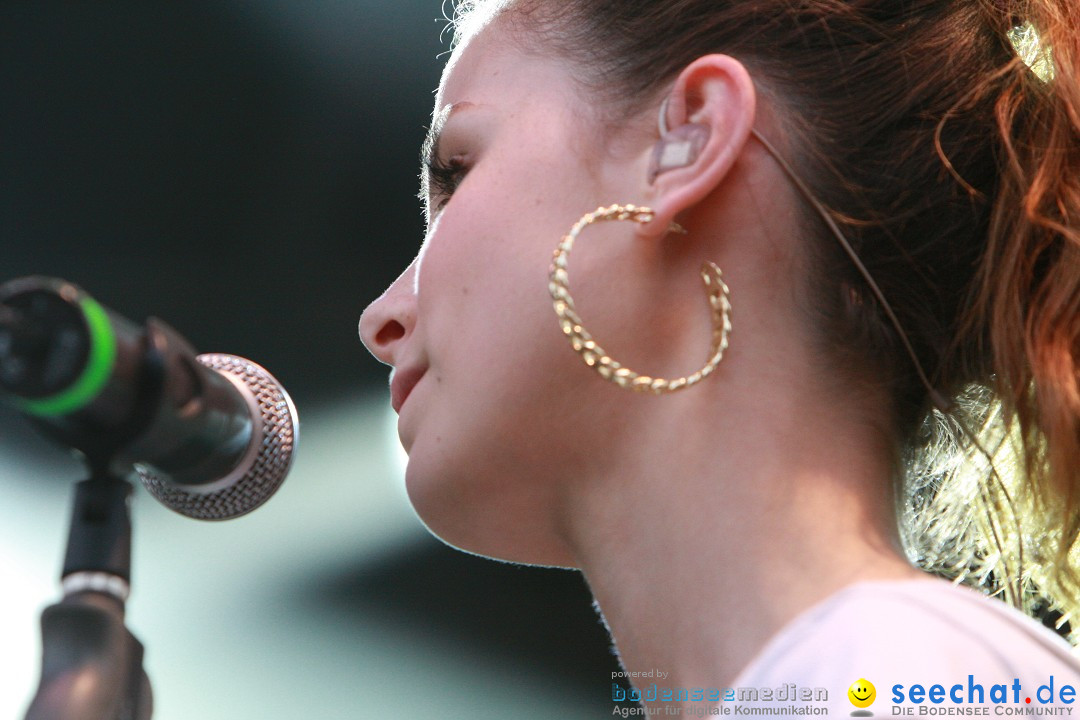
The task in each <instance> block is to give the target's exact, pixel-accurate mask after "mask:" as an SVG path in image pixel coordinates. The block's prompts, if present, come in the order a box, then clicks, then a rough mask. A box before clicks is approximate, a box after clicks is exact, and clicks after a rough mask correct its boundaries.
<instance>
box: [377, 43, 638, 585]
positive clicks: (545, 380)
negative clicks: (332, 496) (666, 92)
mask: <svg viewBox="0 0 1080 720" xmlns="http://www.w3.org/2000/svg"><path fill="white" fill-rule="evenodd" d="M590 110H591V108H589V107H588V106H587V103H586V101H583V100H582V98H581V93H580V91H579V90H577V89H575V86H574V84H573V82H572V80H571V77H570V75H569V73H568V72H567V69H566V68H565V66H564V65H563V64H562V63H561V62H560V61H559V60H557V59H554V58H548V57H541V56H539V55H538V54H527V53H525V52H522V51H520V50H518V49H516V48H515V39H514V37H513V36H512V35H510V34H504V31H503V30H502V29H501V27H500V26H499V24H498V23H496V24H494V25H491V26H488V27H487V28H486V29H484V30H482V31H480V32H479V33H478V34H477V35H476V36H474V37H473V38H471V40H469V41H468V42H466V43H463V44H462V45H461V46H459V47H458V48H457V50H456V51H455V53H454V54H453V56H452V58H451V60H450V62H449V64H448V66H447V70H446V72H445V74H444V77H443V80H442V83H441V84H440V87H439V92H438V95H437V99H436V106H435V112H434V118H435V119H434V122H433V126H432V136H433V142H432V143H430V145H431V146H432V157H431V158H430V160H431V162H432V163H433V164H434V165H435V166H436V168H438V169H437V170H436V171H435V173H434V175H435V178H434V180H433V181H432V182H431V194H430V196H429V200H428V202H429V216H430V219H429V228H428V232H427V236H426V238H425V239H424V243H423V247H422V248H421V251H420V254H419V255H418V257H417V258H416V260H414V261H413V263H412V264H411V265H410V266H409V267H408V268H407V269H406V271H405V272H404V273H403V274H402V276H401V277H400V278H398V280H397V281H396V282H395V283H394V284H393V285H392V286H391V287H390V288H389V289H388V290H387V291H386V293H385V294H384V295H383V296H382V297H381V298H379V299H378V300H377V301H375V302H374V303H373V304H372V305H371V306H370V307H369V308H368V309H367V310H366V311H365V313H364V317H363V318H362V319H361V335H362V338H363V340H364V342H365V344H366V345H367V346H368V348H369V349H370V350H371V351H372V352H373V353H374V354H376V355H377V356H378V357H379V358H380V359H381V360H383V361H384V362H387V363H390V364H392V365H393V366H394V368H395V369H394V378H393V380H392V395H393V402H394V404H395V406H398V405H400V407H399V408H398V410H399V414H400V417H399V421H398V432H399V436H400V438H401V442H402V444H403V446H404V447H405V449H406V450H407V451H408V453H409V465H408V470H407V472H406V484H407V486H408V491H409V495H410V498H411V499H412V502H413V504H414V506H415V508H416V509H417V511H418V513H419V514H420V516H421V518H422V519H423V520H424V521H425V522H426V523H427V524H428V525H429V526H430V527H431V529H432V530H433V531H434V532H435V533H436V534H438V535H439V536H441V537H442V538H443V539H444V540H446V541H448V542H450V543H451V544H454V545H458V546H460V547H463V548H465V549H468V550H472V551H475V552H479V553H483V554H488V555H494V556H498V557H504V558H508V559H517V560H524V561H530V562H542V563H551V564H570V563H571V562H572V561H571V560H570V559H569V558H568V557H566V553H565V551H564V549H563V548H562V546H561V543H560V542H559V540H558V537H557V536H558V533H557V532H556V531H555V527H556V525H557V522H558V521H557V519H556V518H557V516H558V514H559V508H560V502H561V500H562V496H561V493H562V491H563V489H564V487H565V485H564V484H565V483H566V482H571V481H573V479H574V478H579V477H582V476H585V475H586V474H587V470H588V469H587V467H586V464H587V463H588V462H595V460H586V458H591V457H593V456H594V455H595V453H596V445H595V444H594V441H595V440H596V439H597V437H598V436H603V435H604V434H605V432H608V431H605V430H604V429H603V428H602V427H600V426H603V425H604V423H598V422H597V420H596V416H597V413H601V414H602V413H603V412H604V403H605V400H604V398H607V399H610V398H612V397H613V396H618V395H619V392H618V391H617V390H614V391H613V389H612V388H608V387H602V386H605V385H606V384H605V383H603V382H601V381H599V380H598V379H596V378H595V377H594V376H593V375H592V372H591V371H590V370H588V368H585V367H584V366H583V365H582V364H581V363H580V361H579V360H578V359H577V357H576V356H575V355H574V354H573V353H572V351H571V350H570V348H569V345H568V343H567V342H566V340H565V339H564V337H563V335H562V333H561V331H560V329H559V325H558V322H557V320H556V317H555V314H554V313H553V312H552V308H551V302H550V300H549V298H548V291H547V283H548V280H547V272H548V267H549V265H550V263H551V257H552V252H553V251H554V249H555V247H556V245H557V244H558V242H559V240H560V238H561V236H562V235H564V234H565V233H566V232H567V231H568V230H569V228H570V226H571V225H572V224H573V223H574V222H575V221H576V220H577V219H578V218H579V217H581V215H583V214H584V213H586V212H588V211H590V210H593V209H595V208H596V207H597V206H598V205H600V204H601V203H606V204H610V203H612V202H631V201H633V199H634V198H635V196H637V195H640V183H638V182H637V177H638V175H640V176H641V177H642V178H643V177H644V175H645V172H646V170H645V168H644V167H642V168H638V165H639V164H640V162H639V160H638V158H637V157H631V156H630V154H629V153H628V157H627V158H626V159H625V160H624V161H619V160H618V159H617V158H614V157H612V155H611V154H610V153H605V152H601V151H600V149H598V148H592V147H590V146H589V140H588V139H589V138H591V137H595V136H596V133H597V132H598V131H597V130H596V129H595V128H594V127H593V126H592V125H591V123H594V122H595V121H594V120H591V119H590V118H591V117H592V116H591V114H590ZM624 230H626V231H627V232H629V230H628V229H625V228H624ZM595 232H596V234H597V235H599V236H602V235H603V233H604V232H605V231H604V230H602V229H600V230H597V231H595ZM608 232H610V231H608ZM610 262H611V254H610V246H609V252H606V253H605V252H602V251H601V250H597V251H595V252H594V251H589V250H588V249H583V250H582V251H580V252H579V253H578V254H577V256H576V257H575V259H574V269H573V276H574V282H575V292H576V293H577V294H578V296H579V297H580V300H579V308H580V309H581V310H582V311H583V312H588V313H589V314H590V317H591V318H592V320H593V322H594V324H596V326H597V329H598V330H599V331H605V330H606V331H607V332H606V336H607V337H613V336H614V337H618V336H619V334H620V333H619V329H618V327H617V325H618V322H620V321H625V320H626V318H621V319H620V320H619V321H617V320H615V319H614V318H616V317H619V315H620V314H619V308H618V304H617V303H618V297H617V295H613V291H612V287H613V286H612V283H613V282H616V283H617V280H614V279H613V278H615V277H617V276H615V275H612V274H609V273H607V268H606V267H605V268H604V269H603V270H601V269H600V268H601V263H610ZM616 265H617V263H616ZM619 270H620V269H619V268H618V267H615V268H612V272H615V273H617V272H618V271H619ZM614 287H617V284H616V285H614ZM608 317H610V318H611V322H610V323H609V322H605V318H608ZM593 393H595V394H597V395H598V396H599V398H600V399H598V400H597V401H596V402H595V403H591V404H590V403H589V402H585V401H583V398H582V395H583V394H586V395H588V394H593ZM586 408H587V409H586Z"/></svg>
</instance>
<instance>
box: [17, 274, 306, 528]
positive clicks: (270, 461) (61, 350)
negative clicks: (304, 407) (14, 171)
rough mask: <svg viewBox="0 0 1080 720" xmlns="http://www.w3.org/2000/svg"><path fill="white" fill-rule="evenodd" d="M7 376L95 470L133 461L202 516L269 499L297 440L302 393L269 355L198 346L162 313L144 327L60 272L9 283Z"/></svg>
mask: <svg viewBox="0 0 1080 720" xmlns="http://www.w3.org/2000/svg"><path fill="white" fill-rule="evenodd" d="M0 388H2V389H3V390H4V391H6V394H7V396H8V399H9V401H10V402H11V403H12V404H13V405H14V406H15V407H16V408H18V409H19V410H21V411H22V412H23V413H24V414H25V415H27V416H28V417H29V418H31V420H32V421H33V422H34V423H35V424H36V425H37V426H38V427H39V428H40V429H41V430H42V431H43V432H45V434H47V435H49V436H51V437H53V438H55V439H56V440H58V441H60V442H62V443H64V444H66V445H68V446H70V447H72V448H75V449H76V450H78V451H80V452H81V453H82V454H83V455H84V456H85V457H86V459H87V461H88V462H89V464H90V465H91V467H92V468H93V469H94V470H98V471H103V472H119V473H126V472H128V471H129V470H130V468H131V467H132V466H134V467H135V469H136V470H137V471H138V473H139V475H140V477H141V479H142V481H143V484H144V485H145V486H146V487H147V489H148V490H149V491H150V492H151V494H153V495H154V496H155V497H157V498H158V500H160V501H161V502H163V503H164V504H165V505H167V506H168V507H170V508H172V509H173V510H176V511H177V512H179V513H181V514H184V515H187V516H189V517H194V518H199V519H204V520H223V519H228V518H232V517H237V516H239V515H243V514H245V513H247V512H250V511H251V510H254V509H255V508H257V507H258V506H259V505H261V504H262V503H263V502H265V501H266V500H267V499H269V497H270V496H271V495H272V494H273V493H274V492H275V491H276V490H277V489H278V487H280V485H281V483H282V482H283V481H284V479H285V476H286V475H287V473H288V470H289V467H290V466H291V462H292V455H293V450H294V448H295V445H296V441H297V435H298V421H297V416H296V409H295V407H294V406H293V403H292V400H291V399H290V398H289V396H288V393H286V392H285V390H284V388H282V387H281V385H280V384H279V383H278V382H277V381H276V380H275V379H274V378H273V376H271V375H270V374H269V373H268V372H266V370H264V369H263V368H261V367H260V366H258V365H256V364H255V363H253V362H251V361H249V360H245V359H243V358H239V357H235V356H231V355H221V354H212V355H196V353H195V351H194V350H193V349H192V347H191V346H190V345H189V344H188V342H187V341H186V340H185V339H184V338H183V337H182V336H180V334H179V333H177V332H176V331H175V330H173V329H172V328H171V327H169V326H168V325H166V324H165V323H163V322H161V321H160V320H157V319H154V318H151V319H149V320H148V321H147V322H146V323H145V324H144V325H143V326H141V327H140V326H138V325H136V324H134V323H132V322H130V321H128V320H126V319H125V318H123V317H121V316H119V315H117V314H116V313H114V312H112V311H110V310H108V309H106V308H104V307H102V306H101V305H99V304H98V303H97V302H96V301H94V299H93V298H91V297H90V296H89V295H87V294H86V293H84V292H83V291H82V290H81V289H79V288H78V287H76V286H74V285H72V284H70V283H67V282H64V281H62V280H56V279H51V278H41V277H29V278H20V279H18V280H13V281H10V282H8V283H5V284H4V285H0Z"/></svg>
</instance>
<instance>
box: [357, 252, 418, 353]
mask: <svg viewBox="0 0 1080 720" xmlns="http://www.w3.org/2000/svg"><path fill="white" fill-rule="evenodd" d="M415 269H416V263H415V262H413V263H412V264H410V265H409V267H408V268H406V269H405V272H403V273H402V274H401V276H400V277H398V279H397V280H395V281H394V282H393V284H392V285H391V286H390V287H388V288H387V289H386V292H384V293H383V294H382V296H380V297H379V299H378V300H376V301H375V302H373V303H371V304H370V305H368V306H367V309H366V310H364V312H363V314H362V315H361V316H360V341H361V342H363V343H364V347H366V348H367V349H368V352H370V353H371V354H372V355H374V356H375V357H376V358H378V359H379V360H380V361H381V362H384V363H386V364H387V365H396V364H397V362H398V360H399V357H398V356H399V355H400V353H401V348H402V347H403V346H404V345H405V341H406V340H408V338H409V336H410V335H412V332H413V329H414V328H415V327H416V290H415V287H414V283H413V274H414V273H415Z"/></svg>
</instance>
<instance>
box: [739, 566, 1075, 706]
mask: <svg viewBox="0 0 1080 720" xmlns="http://www.w3.org/2000/svg"><path fill="white" fill-rule="evenodd" d="M1051 675H1053V676H1054V677H1055V678H1057V679H1058V680H1059V682H1066V683H1068V684H1070V685H1073V686H1074V687H1077V688H1080V664H1078V663H1077V660H1076V657H1075V656H1074V655H1073V653H1072V650H1071V648H1070V647H1069V645H1068V644H1067V643H1066V642H1065V641H1064V640H1062V639H1061V638H1060V637H1058V636H1057V635H1056V634H1055V633H1053V632H1052V631H1050V630H1049V629H1047V628H1045V627H1043V626H1042V625H1040V624H1039V623H1037V622H1035V621H1034V620H1032V619H1030V618H1028V617H1027V616H1025V615H1023V614H1022V613H1020V612H1018V611H1016V610H1014V609H1012V608H1010V607H1008V606H1006V605H1005V604H1004V603H1002V602H999V601H997V600H993V599H990V598H987V597H986V596H984V595H982V594H981V593H978V592H976V591H974V590H970V589H968V588H964V587H957V586H954V585H952V584H950V583H948V582H945V581H942V580H936V579H933V578H926V579H923V580H909V581H889V582H862V583H857V584H855V585H852V586H850V587H848V588H846V589H844V590H842V591H840V592H838V593H836V594H835V595H833V596H832V597H830V598H828V599H827V600H825V601H824V602H822V603H820V604H819V605H817V606H815V607H813V608H811V609H810V610H808V611H806V612H805V613H803V614H802V615H801V616H799V617H798V618H796V619H795V620H794V621H792V622H791V623H790V624H789V625H788V626H787V627H785V628H784V629H783V630H781V631H780V633H778V634H777V635H776V636H775V637H774V638H773V639H772V640H771V641H770V642H769V643H768V644H767V645H766V647H765V648H764V649H763V650H762V652H761V653H760V654H759V655H758V657H757V658H756V659H755V660H754V661H752V662H751V663H750V665H749V666H747V667H746V669H745V670H744V671H743V672H742V673H741V674H740V676H739V678H738V680H737V683H742V684H745V685H747V686H766V685H773V684H776V683H778V682H796V683H801V684H806V685H814V684H815V683H816V684H817V685H822V684H825V683H827V685H828V687H829V688H830V689H831V690H833V691H840V690H843V691H844V692H846V689H847V687H848V686H849V685H850V684H851V683H853V682H855V681H856V680H859V679H862V678H866V679H869V680H870V681H871V682H874V683H875V684H877V685H878V686H879V687H881V689H882V690H884V688H885V687H889V688H891V687H893V686H894V685H897V684H899V685H902V686H905V687H910V686H911V685H912V684H921V685H924V686H926V687H929V686H931V685H933V684H946V683H953V682H961V681H964V682H966V681H967V680H968V676H975V677H976V678H982V679H985V681H986V682H987V683H990V684H993V683H997V682H1002V683H1009V682H1012V680H1013V679H1014V678H1019V679H1021V680H1022V681H1025V682H1028V681H1032V682H1034V681H1036V680H1039V679H1040V678H1041V682H1045V681H1046V679H1047V678H1048V677H1049V676H1051ZM874 678H878V679H877V680H875V679H874ZM882 686H884V687H882Z"/></svg>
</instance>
